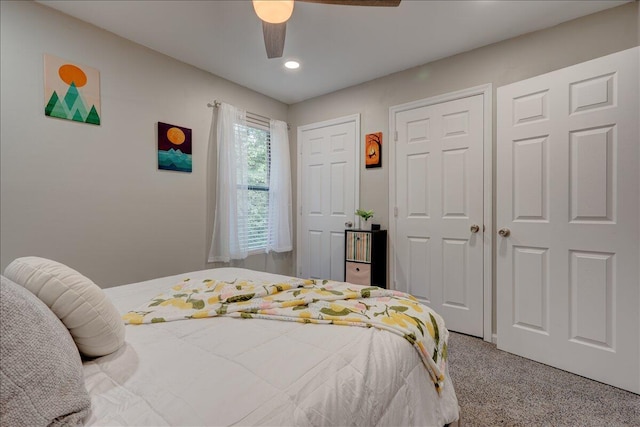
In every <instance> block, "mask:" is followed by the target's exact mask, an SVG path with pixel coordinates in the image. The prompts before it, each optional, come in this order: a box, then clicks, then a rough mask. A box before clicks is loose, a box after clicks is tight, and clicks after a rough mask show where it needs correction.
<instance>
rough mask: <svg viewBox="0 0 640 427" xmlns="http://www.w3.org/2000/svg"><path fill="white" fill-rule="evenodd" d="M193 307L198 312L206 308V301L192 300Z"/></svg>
mask: <svg viewBox="0 0 640 427" xmlns="http://www.w3.org/2000/svg"><path fill="white" fill-rule="evenodd" d="M191 305H192V307H193V308H194V309H196V310H202V309H203V308H204V301H203V300H201V299H194V300H191Z"/></svg>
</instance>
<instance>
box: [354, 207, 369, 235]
mask: <svg viewBox="0 0 640 427" xmlns="http://www.w3.org/2000/svg"><path fill="white" fill-rule="evenodd" d="M356 215H358V216H359V217H360V218H362V222H360V228H361V229H362V230H369V229H370V227H371V225H370V224H369V219H371V218H373V211H365V210H364V209H358V210H357V211H356Z"/></svg>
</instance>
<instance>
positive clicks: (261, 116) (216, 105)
mask: <svg viewBox="0 0 640 427" xmlns="http://www.w3.org/2000/svg"><path fill="white" fill-rule="evenodd" d="M220 104H222V103H221V102H220V101H218V100H217V99H216V100H215V101H213V104H212V103H210V102H209V103H207V107H209V108H214V107H215V108H218V107H219V106H220ZM247 112H248V113H249V114H251V115H253V116H257V117H260V118H261V119H265V120H271V118H270V117H267V116H263V115H261V114H256V113H251V112H249V111H247ZM287 130H291V125H290V124H289V123H287Z"/></svg>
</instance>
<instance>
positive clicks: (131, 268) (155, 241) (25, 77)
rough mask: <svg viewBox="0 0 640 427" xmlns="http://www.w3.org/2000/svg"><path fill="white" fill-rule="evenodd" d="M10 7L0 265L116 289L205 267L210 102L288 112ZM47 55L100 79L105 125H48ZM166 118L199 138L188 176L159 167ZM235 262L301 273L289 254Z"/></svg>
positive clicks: (109, 39)
mask: <svg viewBox="0 0 640 427" xmlns="http://www.w3.org/2000/svg"><path fill="white" fill-rule="evenodd" d="M0 4H1V6H0V7H1V9H0V15H1V24H0V30H1V35H0V41H1V52H2V61H1V73H0V75H1V93H2V97H1V111H0V112H1V116H0V120H1V124H2V127H1V134H0V150H1V152H0V158H1V164H0V185H1V200H0V235H1V237H2V238H1V239H0V240H1V248H0V255H1V260H0V268H1V269H2V270H4V268H5V267H6V265H7V264H8V263H9V262H11V261H12V260H13V259H14V258H16V257H19V256H26V255H37V256H43V257H47V258H51V259H55V260H57V261H60V262H63V263H65V264H67V265H69V266H71V267H73V268H75V269H77V270H79V271H80V272H81V273H83V274H85V275H87V276H88V277H90V278H91V279H93V280H94V281H95V282H96V283H98V284H99V285H100V286H102V287H109V286H112V285H116V284H122V283H130V282H135V281H140V280H145V279H151V278H155V277H160V276H164V275H171V274H179V273H183V272H187V271H192V270H200V269H203V268H205V267H207V266H208V265H207V264H206V256H207V254H208V250H209V242H210V240H211V237H210V236H211V223H212V218H213V216H212V215H213V213H212V206H211V204H209V203H207V200H211V199H212V197H207V196H208V195H210V194H211V192H212V191H213V189H212V188H211V185H209V184H208V182H211V181H210V180H209V178H210V177H209V176H208V174H209V173H215V168H208V167H207V166H208V165H207V160H208V156H209V154H210V153H209V149H208V145H209V143H208V138H209V129H210V125H211V118H212V113H213V109H211V108H208V107H207V103H208V102H211V101H213V100H214V99H219V100H224V101H226V102H229V103H231V104H234V105H237V106H238V107H242V108H245V109H247V110H249V111H252V112H255V113H258V114H262V115H265V116H269V117H273V118H276V119H280V120H286V119H287V105H285V104H283V103H281V102H278V101H275V100H273V99H271V98H268V97H266V96H264V95H261V94H258V93H256V92H253V91H251V90H249V89H246V88H244V87H241V86H239V85H236V84H234V83H231V82H229V81H227V80H224V79H221V78H218V77H216V76H213V75H211V74H209V73H207V72H204V71H202V70H199V69H196V68H194V67H191V66H188V65H186V64H184V63H181V62H179V61H176V60H174V59H171V58H169V57H167V56H165V55H162V54H159V53H157V52H155V51H152V50H150V49H147V48H144V47H142V46H140V45H137V44H134V43H131V42H129V41H127V40H125V39H123V38H120V37H117V36H115V35H113V34H112V33H109V32H106V31H103V30H101V29H98V28H97V27H94V26H92V25H89V24H87V23H84V22H82V21H79V20H76V19H74V18H71V17H69V16H67V15H64V14H61V13H59V12H57V11H54V10H52V9H50V8H48V7H45V6H42V5H40V4H37V3H33V2H27V1H19V2H8V1H2V2H0ZM43 53H49V54H52V55H56V56H59V57H61V58H64V59H67V60H70V61H75V62H77V63H80V64H84V65H88V66H91V67H95V68H97V69H98V70H99V71H100V79H101V82H100V84H101V97H102V103H101V104H102V124H101V125H100V126H93V125H86V124H81V123H77V122H72V121H67V120H60V119H54V118H50V117H45V116H44V114H43V112H44V111H43V110H44V105H45V104H44V87H43ZM158 121H163V122H167V123H172V124H176V125H179V126H184V127H188V128H191V129H192V130H193V156H194V164H193V172H192V173H190V174H187V173H180V172H170V171H158V170H157V155H156V122H158ZM208 170H209V171H210V172H208ZM239 265H246V266H249V267H250V268H255V269H260V270H269V271H272V272H279V273H283V274H290V273H292V272H293V270H292V261H291V254H288V255H276V256H266V255H258V256H253V257H250V258H249V259H247V260H245V261H244V262H243V263H239Z"/></svg>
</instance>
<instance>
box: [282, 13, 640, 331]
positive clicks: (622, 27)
mask: <svg viewBox="0 0 640 427" xmlns="http://www.w3.org/2000/svg"><path fill="white" fill-rule="evenodd" d="M638 27H639V11H638V2H633V3H628V4H625V5H622V6H619V7H617V8H613V9H608V10H605V11H603V12H600V13H597V14H593V15H589V16H586V17H583V18H579V19H576V20H573V21H569V22H566V23H563V24H560V25H558V26H555V27H552V28H548V29H545V30H541V31H537V32H534V33H530V34H526V35H524V36H520V37H516V38H513V39H510V40H506V41H503V42H500V43H496V44H493V45H489V46H485V47H482V48H479V49H475V50H472V51H469V52H465V53H462V54H459V55H455V56H452V57H449V58H445V59H442V60H438V61H435V62H431V63H428V64H425V65H422V66H419V67H415V68H411V69H409V70H405V71H402V72H399V73H395V74H391V75H389V76H386V77H382V78H380V79H377V80H373V81H370V82H367V83H364V84H361V85H358V86H353V87H350V88H347V89H343V90H340V91H337V92H334V93H331V94H328V95H324V96H321V97H317V98H314V99H311V100H308V101H304V102H301V103H298V104H294V105H291V106H290V107H289V123H291V126H292V128H295V127H297V126H302V125H307V124H310V123H315V122H319V121H323V120H328V119H332V118H335V117H340V116H346V115H350V114H356V113H360V114H361V134H362V137H363V138H364V135H366V134H367V133H371V132H380V131H382V133H383V156H382V158H383V162H382V163H383V165H382V168H380V169H369V170H366V169H365V168H364V163H363V161H362V160H361V165H360V207H361V208H363V209H373V210H374V211H375V218H374V219H375V222H376V223H377V222H379V223H381V224H382V226H383V227H384V228H388V226H389V215H388V214H389V195H388V191H387V189H388V188H389V164H388V161H387V160H386V159H388V158H389V156H388V155H386V156H385V152H386V153H388V152H389V150H390V147H391V146H392V144H393V141H392V140H391V138H390V135H389V108H390V107H392V106H394V105H399V104H403V103H407V102H411V101H416V100H419V99H424V98H428V97H432V96H435V95H440V94H444V93H448V92H453V91H457V90H460V89H465V88H469V87H473V86H477V85H481V84H485V83H492V84H493V99H494V105H493V131H494V136H493V147H494V150H493V153H494V159H493V164H494V165H495V129H496V125H495V90H496V88H498V87H500V86H503V85H506V84H509V83H513V82H516V81H519V80H523V79H526V78H529V77H533V76H536V75H539V74H543V73H546V72H549V71H553V70H556V69H559V68H563V67H567V66H569V65H573V64H577V63H580V62H584V61H587V60H590V59H594V58H597V57H600V56H603V55H607V54H610V53H614V52H618V51H621V50H624V49H628V48H631V47H634V46H637V45H638V44H640V43H639V42H640V35H639V28H638ZM425 42H433V41H425ZM381 55H383V53H381ZM296 145H297V142H296V135H295V134H292V135H291V148H292V155H291V158H292V162H293V163H292V166H293V168H294V169H293V170H296V169H295V168H296V160H297V155H296ZM493 175H494V177H493V194H495V169H494V174H493ZM294 185H295V183H294ZM295 194H296V192H295V190H294V195H295ZM295 203H297V202H294V205H295ZM493 212H494V221H495V200H494V206H493ZM493 238H494V242H495V236H493ZM494 247H495V244H494ZM493 259H494V271H495V256H494V257H493ZM493 289H494V292H493V296H494V301H493V307H495V280H493ZM493 314H494V325H495V309H494V310H493ZM494 331H495V326H494Z"/></svg>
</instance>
